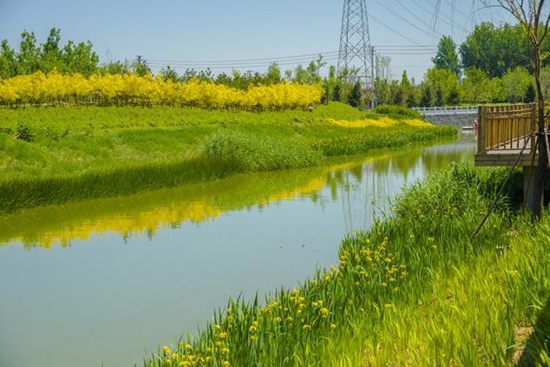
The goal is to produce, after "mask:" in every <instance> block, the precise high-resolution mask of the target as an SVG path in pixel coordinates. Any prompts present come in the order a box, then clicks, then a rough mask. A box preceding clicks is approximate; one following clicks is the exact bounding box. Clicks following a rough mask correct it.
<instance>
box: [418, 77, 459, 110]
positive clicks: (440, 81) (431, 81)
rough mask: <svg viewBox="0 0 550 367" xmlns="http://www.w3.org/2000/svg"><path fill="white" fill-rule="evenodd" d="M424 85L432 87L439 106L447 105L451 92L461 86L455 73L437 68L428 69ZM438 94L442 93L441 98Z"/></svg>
mask: <svg viewBox="0 0 550 367" xmlns="http://www.w3.org/2000/svg"><path fill="white" fill-rule="evenodd" d="M423 84H426V85H428V86H430V88H431V92H432V93H433V96H434V97H436V100H435V101H434V102H435V103H436V104H437V105H443V104H445V103H446V101H448V100H449V95H450V94H451V90H452V89H453V88H457V87H458V86H459V84H458V77H457V76H456V74H455V73H454V72H453V71H451V70H449V69H437V68H432V69H428V71H427V72H426V75H425V77H424V81H423ZM437 93H440V95H439V97H438V96H437Z"/></svg>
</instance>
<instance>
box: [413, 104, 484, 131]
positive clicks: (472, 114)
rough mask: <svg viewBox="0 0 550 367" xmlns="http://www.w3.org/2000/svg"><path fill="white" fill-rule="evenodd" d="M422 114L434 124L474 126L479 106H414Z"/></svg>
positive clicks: (461, 126) (462, 126)
mask: <svg viewBox="0 0 550 367" xmlns="http://www.w3.org/2000/svg"><path fill="white" fill-rule="evenodd" d="M413 110H415V111H418V113H420V116H422V117H424V119H425V120H426V121H428V122H431V123H432V124H434V125H448V126H455V127H459V128H472V127H473V125H474V121H475V119H476V118H477V115H478V107H477V106H444V107H413Z"/></svg>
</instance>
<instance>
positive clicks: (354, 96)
mask: <svg viewBox="0 0 550 367" xmlns="http://www.w3.org/2000/svg"><path fill="white" fill-rule="evenodd" d="M362 99H363V95H362V92H361V83H359V82H356V83H355V84H354V85H353V88H351V92H350V94H349V96H348V104H349V105H350V106H352V107H361V105H362Z"/></svg>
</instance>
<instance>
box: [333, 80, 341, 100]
mask: <svg viewBox="0 0 550 367" xmlns="http://www.w3.org/2000/svg"><path fill="white" fill-rule="evenodd" d="M332 100H333V101H336V102H341V101H342V85H341V83H336V85H335V86H334V92H333V94H332Z"/></svg>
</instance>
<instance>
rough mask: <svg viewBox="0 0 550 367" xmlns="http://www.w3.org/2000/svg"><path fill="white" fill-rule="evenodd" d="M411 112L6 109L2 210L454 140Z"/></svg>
mask: <svg viewBox="0 0 550 367" xmlns="http://www.w3.org/2000/svg"><path fill="white" fill-rule="evenodd" d="M456 134H457V132H456V131H455V130H453V129H451V128H435V127H431V126H428V125H427V124H424V123H422V122H421V121H418V120H415V119H413V118H411V116H403V115H390V116H387V115H379V114H374V113H366V112H362V111H359V110H357V109H354V108H351V107H349V106H347V105H343V104H339V103H332V104H329V105H328V106H319V107H318V108H316V110H315V111H314V112H313V113H310V112H306V111H296V110H290V111H283V112H261V113H254V112H245V111H238V112H235V111H220V110H204V109H182V108H176V107H159V106H157V107H152V108H142V107H92V106H89V107H56V108H20V109H5V108H4V109H0V169H1V171H2V177H1V178H0V213H10V212H14V211H16V210H19V209H22V208H29V207H36V206H41V205H47V204H59V203H63V202H66V201H70V200H82V199H88V198H98V197H114V196H118V195H125V194H131V193H136V192H140V191H145V190H151V189H156V188H161V187H173V186H177V185H181V184H186V183H196V182H205V181H210V180H216V179H220V178H224V177H227V176H229V175H232V174H235V173H242V172H250V171H267V170H279V169H290V168H302V167H310V166H315V165H320V164H322V162H323V160H324V159H325V158H326V157H329V156H337V155H346V154H357V153H365V152H369V151H371V150H372V149H379V148H395V147H401V146H405V145H408V144H414V143H423V142H431V141H437V140H439V139H444V138H453V137H455V136H456Z"/></svg>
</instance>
